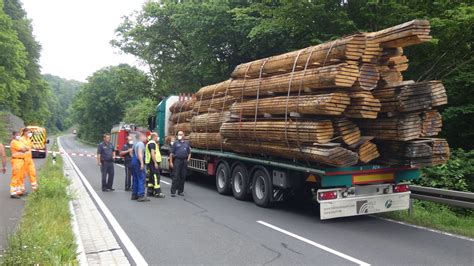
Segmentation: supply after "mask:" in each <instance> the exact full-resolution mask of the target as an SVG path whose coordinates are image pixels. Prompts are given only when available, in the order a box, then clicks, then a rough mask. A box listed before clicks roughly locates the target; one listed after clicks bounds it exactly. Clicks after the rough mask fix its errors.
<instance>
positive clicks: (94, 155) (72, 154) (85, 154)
mask: <svg viewBox="0 0 474 266" xmlns="http://www.w3.org/2000/svg"><path fill="white" fill-rule="evenodd" d="M5 148H7V149H9V148H10V146H5ZM31 151H39V152H45V150H37V149H31ZM47 153H48V154H52V155H53V156H56V155H57V154H68V155H71V156H79V157H91V158H97V154H94V153H81V152H59V151H47ZM115 158H116V159H119V158H122V157H115Z"/></svg>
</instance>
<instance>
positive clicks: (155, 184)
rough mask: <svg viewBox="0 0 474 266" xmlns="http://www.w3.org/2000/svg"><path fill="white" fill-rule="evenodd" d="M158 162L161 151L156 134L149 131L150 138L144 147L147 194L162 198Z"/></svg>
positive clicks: (159, 161)
mask: <svg viewBox="0 0 474 266" xmlns="http://www.w3.org/2000/svg"><path fill="white" fill-rule="evenodd" d="M160 163H161V153H160V147H159V144H158V134H157V133H151V135H150V140H149V141H148V143H147V144H146V148H145V164H146V165H147V168H148V173H149V175H148V192H147V194H148V195H149V196H154V197H155V198H164V197H165V195H164V194H163V193H161V186H160Z"/></svg>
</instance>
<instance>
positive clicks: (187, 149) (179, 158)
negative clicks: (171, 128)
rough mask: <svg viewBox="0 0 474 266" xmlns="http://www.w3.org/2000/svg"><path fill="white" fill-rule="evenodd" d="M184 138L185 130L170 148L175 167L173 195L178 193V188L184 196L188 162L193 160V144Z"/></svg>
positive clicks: (173, 166)
mask: <svg viewBox="0 0 474 266" xmlns="http://www.w3.org/2000/svg"><path fill="white" fill-rule="evenodd" d="M183 138H184V132H183V131H179V132H178V139H177V140H176V141H175V142H174V143H173V146H171V150H170V167H171V168H172V169H173V179H172V182H173V183H172V184H171V197H174V196H175V195H176V190H178V195H180V196H184V182H185V181H186V171H187V168H188V162H189V161H190V160H191V146H190V145H189V143H188V142H187V141H185V140H184V139H183Z"/></svg>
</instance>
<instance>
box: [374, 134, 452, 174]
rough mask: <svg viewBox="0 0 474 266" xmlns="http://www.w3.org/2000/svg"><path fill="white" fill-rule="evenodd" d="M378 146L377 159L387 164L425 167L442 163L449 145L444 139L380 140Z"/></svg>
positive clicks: (444, 160)
mask: <svg viewBox="0 0 474 266" xmlns="http://www.w3.org/2000/svg"><path fill="white" fill-rule="evenodd" d="M378 147H379V149H380V153H381V156H380V158H379V159H377V161H378V162H379V163H383V164H388V165H397V166H398V165H404V166H405V165H408V166H412V167H426V166H433V165H437V164H443V163H445V162H447V160H448V159H449V146H448V143H447V141H446V140H444V139H430V138H423V139H417V140H411V141H405V142H402V141H382V142H379V143H378Z"/></svg>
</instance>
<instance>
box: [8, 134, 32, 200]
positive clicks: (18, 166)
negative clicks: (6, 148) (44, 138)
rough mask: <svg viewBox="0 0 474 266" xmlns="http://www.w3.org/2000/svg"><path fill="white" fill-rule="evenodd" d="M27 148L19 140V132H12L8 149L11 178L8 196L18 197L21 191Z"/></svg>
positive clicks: (21, 193)
mask: <svg viewBox="0 0 474 266" xmlns="http://www.w3.org/2000/svg"><path fill="white" fill-rule="evenodd" d="M28 150H29V148H28V147H26V146H25V145H24V144H23V142H21V140H20V134H18V132H16V131H13V132H12V141H11V142H10V151H11V155H12V159H11V164H12V178H11V181H10V197H11V198H14V199H19V198H20V196H21V195H23V192H22V190H21V186H22V184H23V183H24V180H25V173H24V169H23V167H24V165H25V155H26V152H27V151H28Z"/></svg>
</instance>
